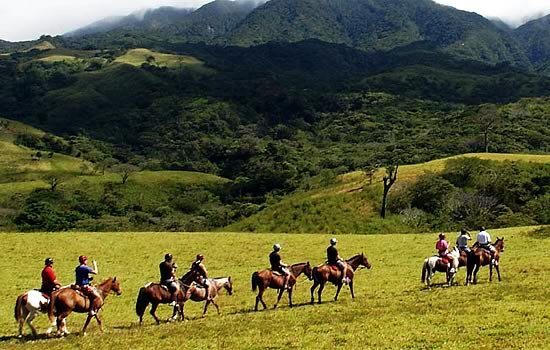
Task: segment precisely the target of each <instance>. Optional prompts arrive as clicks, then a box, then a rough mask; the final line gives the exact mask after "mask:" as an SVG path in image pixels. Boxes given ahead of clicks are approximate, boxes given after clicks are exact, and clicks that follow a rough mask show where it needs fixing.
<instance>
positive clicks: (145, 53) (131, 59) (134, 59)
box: [115, 49, 212, 73]
mask: <svg viewBox="0 0 550 350" xmlns="http://www.w3.org/2000/svg"><path fill="white" fill-rule="evenodd" d="M149 57H153V58H154V60H153V61H151V62H150V63H151V64H155V65H157V66H159V67H168V68H188V69H191V70H196V71H199V72H203V73H212V70H210V69H208V68H206V67H204V62H202V61H201V60H199V59H197V58H195V57H192V56H183V55H172V54H166V53H160V52H155V51H151V50H148V49H132V50H129V51H128V52H126V54H124V55H122V56H119V57H117V59H116V60H115V63H126V64H131V65H133V66H137V67H139V66H141V65H142V64H143V63H146V62H147V59H148V58H149Z"/></svg>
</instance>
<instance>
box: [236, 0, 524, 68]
mask: <svg viewBox="0 0 550 350" xmlns="http://www.w3.org/2000/svg"><path fill="white" fill-rule="evenodd" d="M306 39H319V40H322V41H326V42H331V43H342V44H346V45H348V46H352V47H356V48H360V49H362V50H366V51H375V50H389V49H393V48H396V47H399V46H403V45H408V44H411V43H413V42H417V41H428V42H431V43H434V44H436V45H437V47H438V48H439V49H442V50H444V51H447V52H452V53H453V54H455V55H457V56H459V57H464V58H473V59H477V60H481V61H484V62H488V63H497V62H505V61H506V62H512V63H514V64H516V65H518V66H523V67H527V66H529V62H528V60H527V58H526V56H525V54H524V53H523V52H522V49H521V47H520V46H519V45H518V44H517V43H516V42H515V40H514V38H513V37H512V36H511V34H509V33H507V32H506V31H503V30H501V29H499V28H497V27H496V26H495V25H494V24H492V23H491V22H490V21H489V20H487V19H486V18H484V17H482V16H480V15H478V14H475V13H471V12H465V11H459V10H457V9H454V8H452V7H447V6H442V5H439V4H436V3H435V2H433V1H431V0H271V1H269V2H267V3H265V4H264V5H262V6H260V7H258V8H257V9H255V10H254V11H253V12H252V13H251V14H250V15H249V16H248V17H247V18H245V20H243V21H242V22H241V23H240V24H239V25H238V26H237V28H235V30H233V31H232V33H231V34H230V35H229V38H228V43H229V44H234V45H242V46H252V45H257V44H261V43H266V42H270V41H284V42H297V41H301V40H306Z"/></svg>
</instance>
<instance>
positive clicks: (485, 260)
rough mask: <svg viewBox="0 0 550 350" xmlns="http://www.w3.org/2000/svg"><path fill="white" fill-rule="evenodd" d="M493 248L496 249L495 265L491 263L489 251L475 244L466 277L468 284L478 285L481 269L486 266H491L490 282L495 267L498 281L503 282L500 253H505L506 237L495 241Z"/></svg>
mask: <svg viewBox="0 0 550 350" xmlns="http://www.w3.org/2000/svg"><path fill="white" fill-rule="evenodd" d="M493 246H494V247H495V249H496V252H495V263H494V265H493V264H492V263H491V254H490V253H489V252H488V251H487V250H485V249H483V248H480V247H478V246H477V243H476V244H474V246H473V247H472V250H473V252H472V255H471V257H470V258H469V259H468V274H467V276H466V284H468V283H473V284H476V283H477V273H478V271H479V268H480V267H481V266H486V265H489V281H492V280H493V266H494V267H495V270H497V275H498V281H499V282H500V281H501V278H500V267H499V265H500V253H502V252H503V251H504V237H502V238H498V237H497V240H496V241H495V244H493Z"/></svg>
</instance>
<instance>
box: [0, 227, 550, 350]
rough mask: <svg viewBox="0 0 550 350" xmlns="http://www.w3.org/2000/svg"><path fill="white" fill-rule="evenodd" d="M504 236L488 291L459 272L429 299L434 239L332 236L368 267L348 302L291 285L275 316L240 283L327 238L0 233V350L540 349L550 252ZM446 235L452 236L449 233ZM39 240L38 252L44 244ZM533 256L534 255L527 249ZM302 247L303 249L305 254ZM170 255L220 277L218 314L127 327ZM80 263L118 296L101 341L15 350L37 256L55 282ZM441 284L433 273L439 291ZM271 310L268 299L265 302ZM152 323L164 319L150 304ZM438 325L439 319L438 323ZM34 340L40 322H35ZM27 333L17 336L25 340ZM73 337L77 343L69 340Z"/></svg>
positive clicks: (532, 241) (319, 253) (527, 239)
mask: <svg viewBox="0 0 550 350" xmlns="http://www.w3.org/2000/svg"><path fill="white" fill-rule="evenodd" d="M491 234H492V236H493V237H496V236H504V237H505V242H506V250H505V252H504V254H503V256H502V260H501V272H502V278H503V280H502V282H497V281H493V282H492V283H489V281H488V272H489V271H488V269H487V268H483V269H482V270H481V271H480V275H479V284H478V285H475V286H463V282H464V278H465V271H464V270H460V271H459V273H458V275H457V280H458V281H459V283H460V285H459V286H454V287H452V288H441V287H439V286H436V287H434V288H433V289H432V290H430V291H428V290H426V289H425V288H424V286H423V285H422V284H421V283H420V272H421V265H422V261H423V259H424V258H425V257H427V256H430V255H431V254H433V253H434V251H433V244H434V241H435V240H436V237H435V235H386V236H384V235H372V236H348V235H346V236H338V240H339V250H340V253H341V254H342V255H343V256H345V257H350V256H352V255H354V254H356V253H360V252H364V253H365V254H366V255H367V256H368V258H369V261H370V262H371V264H372V269H370V270H367V269H364V270H361V271H359V272H357V275H356V279H355V291H356V299H355V300H351V298H350V295H349V291H348V290H347V289H344V290H343V291H342V293H341V298H340V300H339V301H338V302H332V300H331V299H332V296H333V295H334V292H335V289H334V288H333V287H332V286H327V287H326V288H325V292H324V295H323V296H324V300H325V302H324V303H323V304H322V305H314V306H310V305H307V302H309V288H310V286H311V282H309V281H307V280H306V279H303V278H302V279H300V280H299V282H298V285H297V289H296V291H295V293H294V302H295V303H296V304H297V305H298V306H297V307H295V308H292V309H290V308H288V306H287V305H288V304H287V299H286V296H285V297H284V298H283V300H282V302H281V305H280V308H279V309H278V310H268V311H265V312H257V313H255V312H253V311H251V310H252V308H253V306H254V298H255V294H254V293H252V292H251V291H250V275H251V273H252V272H253V271H255V270H257V269H262V268H266V267H267V265H268V259H267V255H268V254H269V252H270V250H271V246H272V244H273V243H274V242H279V243H281V245H282V247H283V248H282V256H283V258H284V261H286V262H288V263H297V262H301V261H308V260H309V261H310V262H311V263H312V264H314V265H315V264H319V263H321V262H323V261H324V259H325V257H324V255H325V248H326V246H327V244H328V239H329V238H330V236H328V235H275V234H265V235H264V234H258V235H250V234H227V233H216V234H212V233H209V234H179V233H174V234H167V233H156V234H155V233H143V234H136V233H120V234H112V233H101V234H93V233H90V234H74V233H63V234H25V235H23V234H12V233H4V234H0V242H1V243H0V246H1V247H2V252H3V254H2V255H1V256H0V264H1V265H2V266H14V265H13V264H14V261H15V262H21V261H24V263H23V264H18V265H17V267H16V270H15V271H14V270H10V269H2V270H1V271H0V279H1V280H2V282H3V283H4V286H5V287H4V288H3V289H2V290H1V291H0V297H1V298H2V300H3V301H4V302H2V303H1V304H0V347H1V348H2V349H30V350H32V349H49V348H56V349H74V348H80V349H113V348H119V349H127V348H132V349H147V348H151V347H153V348H159V347H162V348H180V349H197V348H201V349H205V348H209V349H214V348H224V349H264V348H300V349H306V348H307V349H312V348H315V349H329V348H330V349H332V348H347V349H349V348H373V349H374V348H376V349H405V348H407V349H436V348H453V349H471V348H474V347H479V346H480V342H481V341H482V342H483V343H482V344H483V347H484V348H486V349H502V348H507V349H510V348H523V349H543V348H545V347H547V341H548V338H549V336H550V334H549V329H550V321H549V320H550V313H549V309H548V307H547V301H548V298H550V295H549V292H548V288H547V286H546V284H545V283H546V281H548V278H549V277H550V275H549V269H548V266H550V259H549V256H548V255H547V254H545V253H544V252H546V251H548V249H550V240H549V239H548V235H547V234H546V235H545V234H543V233H540V234H535V233H533V232H532V229H530V228H518V229H506V230H498V231H496V230H495V231H493V230H491ZM449 235H450V236H451V237H454V233H451V234H449ZM45 242H47V244H45ZM534 247H536V248H534ZM306 248H307V249H306ZM166 252H171V253H172V254H173V255H174V257H175V260H176V262H177V263H178V265H179V266H180V269H179V272H178V274H183V273H184V272H185V270H186V268H187V267H188V265H189V264H190V263H191V261H192V258H193V257H194V256H195V254H197V253H198V252H201V253H203V254H205V256H206V261H205V262H206V265H207V267H208V269H209V272H210V274H211V275H212V276H227V275H231V276H232V278H233V280H234V292H235V293H234V294H233V296H227V295H225V293H223V294H222V295H221V296H220V297H219V299H218V302H219V305H220V308H221V311H222V315H221V316H218V315H216V312H215V310H214V309H211V310H210V314H209V315H208V316H207V317H206V318H204V319H202V318H200V315H201V307H202V305H201V304H197V303H189V304H187V305H186V313H187V317H188V319H189V321H188V322H185V323H174V324H162V325H160V326H155V325H153V322H152V318H151V317H150V316H149V315H148V314H146V315H145V324H144V326H142V327H138V326H137V325H136V320H137V317H136V315H135V312H134V305H135V300H136V296H137V292H138V289H139V288H140V287H141V286H142V285H143V284H145V283H146V282H148V281H155V280H157V278H158V276H157V275H158V263H159V262H160V260H161V259H162V256H163V255H164V254H165V253H166ZM80 254H87V255H88V256H89V257H90V258H91V259H96V260H97V261H98V263H99V269H100V275H99V276H98V277H97V280H98V281H101V280H103V279H104V278H107V277H108V276H115V275H116V276H117V277H118V278H120V279H121V283H122V288H123V294H122V295H121V296H119V297H116V296H110V297H109V298H108V299H107V302H106V305H105V308H104V310H103V311H102V317H103V320H104V326H105V328H106V332H105V334H103V335H100V334H99V332H98V329H97V326H96V325H95V324H92V325H91V327H90V328H89V333H88V334H89V335H88V336H87V337H81V336H78V331H79V328H80V327H81V326H82V324H83V322H84V317H83V315H71V316H70V317H69V319H68V327H69V330H70V331H72V332H73V335H71V336H69V337H67V338H66V339H42V340H37V341H32V342H31V341H19V340H16V339H15V338H14V336H15V334H16V331H17V327H16V324H15V322H14V320H13V318H12V313H13V303H14V302H15V298H16V296H17V295H18V294H19V293H21V292H23V291H24V290H27V289H29V288H33V287H38V285H39V274H40V269H41V267H42V264H43V259H44V258H45V257H46V256H52V257H53V258H54V259H55V261H56V264H55V269H56V271H57V273H58V277H59V279H60V281H61V282H62V283H69V282H71V281H72V280H73V278H74V276H73V270H74V267H75V266H76V264H77V261H76V259H77V257H78V255H80ZM443 281H444V276H442V275H441V274H438V275H436V277H435V280H434V282H435V283H441V282H443ZM265 300H266V302H267V303H268V305H269V306H270V307H271V305H273V303H274V302H275V292H274V291H273V290H270V291H268V292H267V293H266V296H265ZM159 309H160V311H159V315H160V316H161V317H162V318H167V317H168V316H169V313H170V311H169V307H167V306H161V307H160V308H159ZM442 315H443V316H442ZM35 324H36V325H37V327H38V328H39V331H40V332H44V330H45V328H46V322H45V318H44V316H41V317H40V318H38V319H37V320H36V322H35ZM26 332H27V330H26ZM75 333H76V334H75Z"/></svg>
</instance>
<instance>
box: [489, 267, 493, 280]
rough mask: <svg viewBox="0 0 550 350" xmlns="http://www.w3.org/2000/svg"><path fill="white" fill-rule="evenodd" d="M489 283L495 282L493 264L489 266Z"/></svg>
mask: <svg viewBox="0 0 550 350" xmlns="http://www.w3.org/2000/svg"><path fill="white" fill-rule="evenodd" d="M489 282H493V263H490V264H489Z"/></svg>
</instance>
